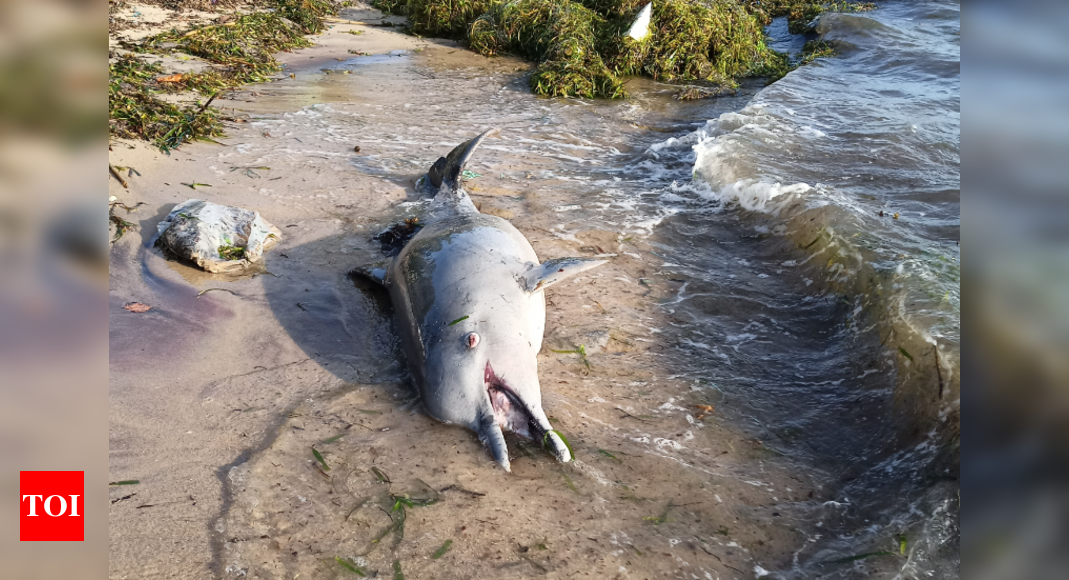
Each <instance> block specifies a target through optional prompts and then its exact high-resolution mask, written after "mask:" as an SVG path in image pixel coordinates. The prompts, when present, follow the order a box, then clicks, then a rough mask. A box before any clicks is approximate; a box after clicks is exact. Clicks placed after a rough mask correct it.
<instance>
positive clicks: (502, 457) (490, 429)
mask: <svg viewBox="0 0 1069 580" xmlns="http://www.w3.org/2000/svg"><path fill="white" fill-rule="evenodd" d="M479 439H481V440H482V442H483V444H484V445H486V446H487V447H488V448H490V455H493V456H494V461H496V462H498V464H500V465H501V467H503V468H504V469H505V471H508V472H512V464H511V463H510V462H509V448H508V446H507V445H505V434H504V433H502V432H501V426H500V425H498V424H497V423H490V424H488V425H486V426H485V427H483V428H482V430H481V431H480V432H479Z"/></svg>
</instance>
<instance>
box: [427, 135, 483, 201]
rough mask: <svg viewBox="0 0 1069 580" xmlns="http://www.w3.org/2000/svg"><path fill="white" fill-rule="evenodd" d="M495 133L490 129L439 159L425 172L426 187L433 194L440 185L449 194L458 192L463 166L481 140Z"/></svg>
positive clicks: (437, 190) (439, 189)
mask: <svg viewBox="0 0 1069 580" xmlns="http://www.w3.org/2000/svg"><path fill="white" fill-rule="evenodd" d="M495 133H497V129H490V130H489V131H486V132H484V133H482V134H481V135H479V136H478V137H475V138H473V139H470V140H468V141H465V142H463V143H461V144H460V145H457V146H456V147H454V148H453V150H452V151H450V152H449V155H446V156H445V157H439V158H438V161H435V162H434V165H432V166H431V168H430V169H429V170H427V177H426V183H427V185H428V186H429V187H430V188H431V189H432V190H433V191H434V193H438V192H439V191H441V189H442V184H445V186H446V188H447V189H448V190H449V191H451V192H455V191H457V190H459V189H460V182H461V174H462V173H463V171H464V164H465V163H467V162H468V160H469V159H471V156H472V155H473V154H474V153H475V150H476V149H478V148H479V144H481V143H482V141H483V139H485V138H486V137H488V136H490V135H493V134H495Z"/></svg>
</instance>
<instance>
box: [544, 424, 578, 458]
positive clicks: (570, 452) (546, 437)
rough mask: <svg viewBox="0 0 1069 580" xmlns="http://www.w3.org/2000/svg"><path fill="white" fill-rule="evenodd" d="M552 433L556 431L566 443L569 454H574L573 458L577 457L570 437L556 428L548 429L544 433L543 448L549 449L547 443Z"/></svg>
mask: <svg viewBox="0 0 1069 580" xmlns="http://www.w3.org/2000/svg"><path fill="white" fill-rule="evenodd" d="M550 433H555V434H556V435H557V437H560V440H561V442H562V443H564V446H565V447H567V448H568V454H569V455H571V456H572V459H575V450H573V449H572V444H571V442H569V441H568V438H567V437H565V436H564V433H561V432H560V431H557V430H556V429H550V430H549V431H546V432H545V433H543V434H542V449H548V446H547V443H548V442H549V434H550Z"/></svg>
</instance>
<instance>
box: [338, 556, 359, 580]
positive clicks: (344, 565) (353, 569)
mask: <svg viewBox="0 0 1069 580" xmlns="http://www.w3.org/2000/svg"><path fill="white" fill-rule="evenodd" d="M334 561H335V562H337V563H338V564H340V565H341V567H342V568H345V569H346V570H348V571H350V572H352V573H353V574H356V575H357V576H359V577H361V578H365V577H367V573H365V572H364V570H363V569H362V568H360V567H359V566H357V565H355V564H350V563H349V562H348V561H346V560H343V559H341V557H339V556H334Z"/></svg>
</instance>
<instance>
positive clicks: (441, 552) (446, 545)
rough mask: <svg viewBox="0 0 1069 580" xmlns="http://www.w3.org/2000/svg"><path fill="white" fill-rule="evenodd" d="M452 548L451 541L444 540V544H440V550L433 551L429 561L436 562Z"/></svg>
mask: <svg viewBox="0 0 1069 580" xmlns="http://www.w3.org/2000/svg"><path fill="white" fill-rule="evenodd" d="M452 547H453V540H446V541H445V543H444V544H442V547H441V548H438V549H437V550H435V551H434V555H433V556H431V559H433V560H437V559H438V558H441V557H442V556H444V555H445V553H446V552H448V551H449V549H450V548H452Z"/></svg>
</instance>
